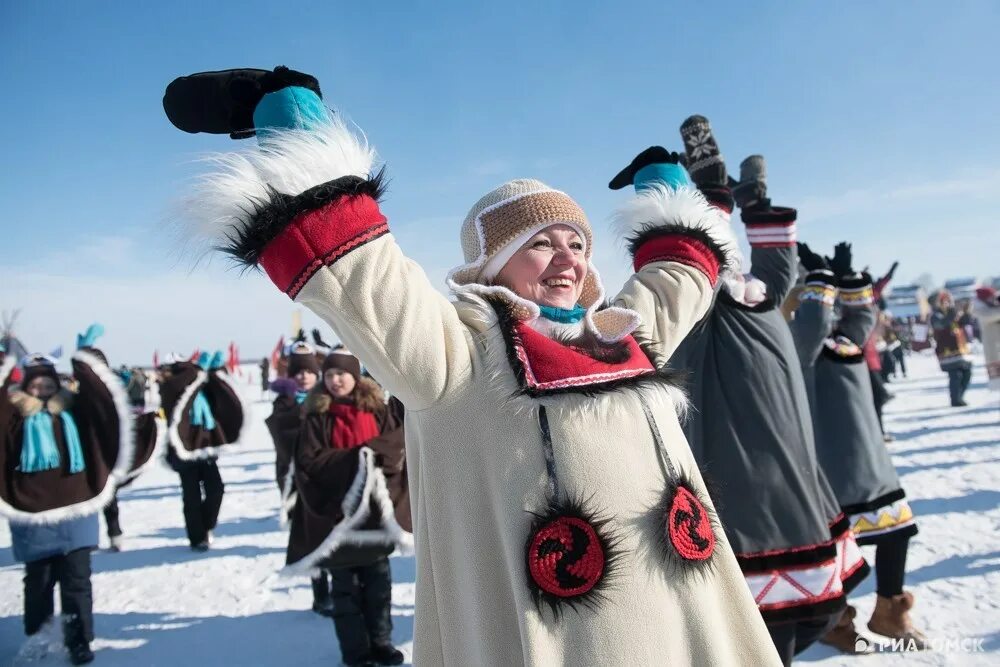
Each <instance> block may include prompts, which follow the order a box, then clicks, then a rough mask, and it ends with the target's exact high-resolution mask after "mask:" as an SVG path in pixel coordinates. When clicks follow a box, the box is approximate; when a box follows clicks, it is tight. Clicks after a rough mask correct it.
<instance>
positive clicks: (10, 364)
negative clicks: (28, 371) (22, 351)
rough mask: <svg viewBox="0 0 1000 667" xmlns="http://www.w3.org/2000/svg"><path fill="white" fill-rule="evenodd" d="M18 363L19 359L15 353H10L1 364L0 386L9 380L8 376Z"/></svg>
mask: <svg viewBox="0 0 1000 667" xmlns="http://www.w3.org/2000/svg"><path fill="white" fill-rule="evenodd" d="M16 365H17V360H16V359H15V358H14V355H12V354H8V355H7V356H6V358H4V360H3V364H0V388H2V387H3V386H4V384H5V383H6V382H7V378H8V377H9V376H10V374H11V372H13V370H14V366H16Z"/></svg>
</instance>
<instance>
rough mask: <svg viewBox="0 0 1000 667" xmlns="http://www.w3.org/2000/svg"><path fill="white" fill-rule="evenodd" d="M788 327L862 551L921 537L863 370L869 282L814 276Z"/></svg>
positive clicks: (827, 461) (822, 445)
mask: <svg viewBox="0 0 1000 667" xmlns="http://www.w3.org/2000/svg"><path fill="white" fill-rule="evenodd" d="M835 306H836V308H837V310H838V311H839V317H838V316H837V314H836V312H835V310H834V308H835ZM790 326H791V328H792V331H793V332H794V333H795V343H796V347H797V348H798V351H799V359H800V362H801V363H802V365H803V373H804V375H805V377H806V379H807V381H809V382H810V383H811V387H810V388H809V392H808V395H809V397H810V400H811V404H812V408H813V410H812V413H813V424H814V427H815V431H816V449H817V453H818V455H819V462H820V465H821V466H822V467H823V471H824V472H825V473H826V477H827V479H828V480H829V481H830V486H831V487H832V488H833V491H834V493H835V494H836V496H837V501H838V502H839V503H840V507H841V511H842V512H843V513H844V514H845V516H847V517H848V520H849V521H850V524H851V528H852V530H853V531H854V534H855V536H856V538H857V541H858V543H859V544H870V543H873V542H877V541H878V540H879V538H880V537H882V536H884V535H891V534H894V535H906V534H909V535H912V534H915V533H916V532H917V525H916V523H915V522H914V518H913V512H912V510H911V509H910V506H909V503H907V501H906V493H905V492H904V491H903V488H902V486H901V485H900V482H899V475H897V473H896V468H895V466H893V464H892V459H891V458H890V456H889V452H888V450H887V449H886V447H885V443H884V442H883V439H882V430H881V429H880V428H879V424H878V416H877V415H876V413H875V407H874V400H873V398H872V386H871V379H870V378H869V375H868V366H867V365H866V363H865V357H864V350H863V345H864V342H865V341H866V340H868V338H869V336H870V335H871V332H872V329H873V328H874V327H875V310H874V305H873V298H872V286H871V278H870V277H869V276H868V275H867V274H865V275H862V274H852V275H848V276H843V277H840V278H837V277H835V276H834V274H833V273H831V272H830V271H827V270H816V271H812V272H810V273H809V274H808V275H807V277H806V284H805V289H804V290H803V291H802V292H801V294H800V295H799V306H798V309H797V310H796V311H795V319H794V320H793V321H792V323H791V325H790Z"/></svg>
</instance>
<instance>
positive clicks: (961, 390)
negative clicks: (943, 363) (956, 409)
mask: <svg viewBox="0 0 1000 667" xmlns="http://www.w3.org/2000/svg"><path fill="white" fill-rule="evenodd" d="M970 382H972V364H970V363H963V364H959V365H958V366H954V367H952V368H949V369H948V393H949V394H950V395H951V404H952V405H955V404H957V403H959V402H960V401H961V400H962V398H963V397H964V396H965V390H966V389H968V388H969V383H970Z"/></svg>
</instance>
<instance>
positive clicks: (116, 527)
mask: <svg viewBox="0 0 1000 667" xmlns="http://www.w3.org/2000/svg"><path fill="white" fill-rule="evenodd" d="M104 522H105V523H106V524H108V537H118V536H119V535H121V534H122V527H121V524H120V523H118V494H117V493H116V494H115V496H114V498H112V499H111V502H110V503H108V505H107V506H106V507H105V508H104Z"/></svg>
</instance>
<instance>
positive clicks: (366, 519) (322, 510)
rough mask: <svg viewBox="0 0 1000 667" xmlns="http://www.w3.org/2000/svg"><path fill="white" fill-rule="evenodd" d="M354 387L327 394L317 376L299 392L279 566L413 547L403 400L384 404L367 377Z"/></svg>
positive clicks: (350, 559)
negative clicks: (340, 395) (343, 396)
mask: <svg viewBox="0 0 1000 667" xmlns="http://www.w3.org/2000/svg"><path fill="white" fill-rule="evenodd" d="M354 395H355V396H356V400H337V399H334V398H333V397H332V396H330V394H329V393H327V391H326V390H325V388H324V387H323V386H322V383H320V384H317V386H316V388H315V389H313V391H312V392H310V394H309V397H308V398H307V399H306V403H305V406H304V407H305V413H306V417H305V420H304V422H303V424H302V429H301V431H300V433H299V436H298V438H297V442H296V444H295V448H294V451H293V454H292V462H291V473H290V476H289V479H290V481H291V483H293V484H294V488H295V502H294V505H293V507H292V509H291V512H290V516H291V532H290V535H289V539H288V553H287V565H286V567H285V569H284V571H283V572H284V574H299V573H312V572H314V571H315V570H317V569H318V568H320V567H354V566H359V565H367V564H369V563H370V562H372V561H373V560H374V559H375V558H377V557H379V556H385V555H388V554H389V553H391V552H392V551H393V550H394V549H395V548H397V547H399V548H400V549H401V550H402V551H404V552H412V549H413V536H412V535H411V534H410V532H411V531H412V529H413V527H412V525H411V519H410V505H409V494H408V491H407V480H406V453H405V441H404V438H403V409H402V405H401V404H400V403H399V402H398V401H393V402H392V403H390V404H389V405H387V404H386V402H385V400H384V398H383V396H382V392H381V390H380V389H379V387H378V385H377V384H375V382H374V381H372V380H371V379H369V378H361V379H360V380H358V384H357V387H356V390H355V392H354ZM338 422H339V423H338Z"/></svg>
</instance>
